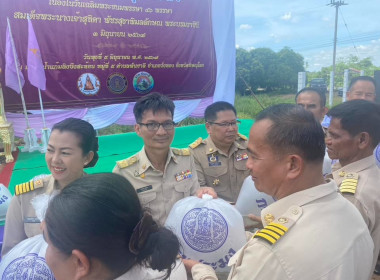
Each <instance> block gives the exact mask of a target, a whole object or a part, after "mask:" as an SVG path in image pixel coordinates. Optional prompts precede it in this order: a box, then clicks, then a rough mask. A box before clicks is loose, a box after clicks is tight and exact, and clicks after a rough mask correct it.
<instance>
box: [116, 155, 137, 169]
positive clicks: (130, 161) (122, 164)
mask: <svg viewBox="0 0 380 280" xmlns="http://www.w3.org/2000/svg"><path fill="white" fill-rule="evenodd" d="M138 161H139V159H138V158H137V156H131V157H130V158H127V159H123V160H119V161H117V162H116V164H117V166H118V167H119V168H121V169H122V168H126V167H128V166H131V165H133V164H135V163H136V162H138Z"/></svg>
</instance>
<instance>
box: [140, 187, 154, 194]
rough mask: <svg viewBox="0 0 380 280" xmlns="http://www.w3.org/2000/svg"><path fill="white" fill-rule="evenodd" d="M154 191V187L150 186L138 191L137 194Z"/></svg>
mask: <svg viewBox="0 0 380 280" xmlns="http://www.w3.org/2000/svg"><path fill="white" fill-rule="evenodd" d="M151 189H153V187H152V185H149V186H145V187H142V188H139V189H137V190H136V192H137V193H142V192H146V191H149V190H151Z"/></svg>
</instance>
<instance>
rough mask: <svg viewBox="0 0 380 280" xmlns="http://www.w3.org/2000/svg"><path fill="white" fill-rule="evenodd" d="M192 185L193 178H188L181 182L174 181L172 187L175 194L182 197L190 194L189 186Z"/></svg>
mask: <svg viewBox="0 0 380 280" xmlns="http://www.w3.org/2000/svg"><path fill="white" fill-rule="evenodd" d="M192 185H193V179H192V178H188V179H185V180H183V181H181V182H176V183H174V189H175V191H176V193H177V194H179V195H180V196H181V197H182V198H184V197H188V196H190V191H191V186H192Z"/></svg>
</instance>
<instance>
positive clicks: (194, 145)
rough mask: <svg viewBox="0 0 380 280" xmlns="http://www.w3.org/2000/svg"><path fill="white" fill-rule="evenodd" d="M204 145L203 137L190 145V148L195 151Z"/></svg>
mask: <svg viewBox="0 0 380 280" xmlns="http://www.w3.org/2000/svg"><path fill="white" fill-rule="evenodd" d="M201 143H202V137H199V138H198V139H197V140H195V141H194V142H193V143H191V144H190V145H189V147H190V148H192V149H195V148H196V147H198V146H199V145H200V144H201Z"/></svg>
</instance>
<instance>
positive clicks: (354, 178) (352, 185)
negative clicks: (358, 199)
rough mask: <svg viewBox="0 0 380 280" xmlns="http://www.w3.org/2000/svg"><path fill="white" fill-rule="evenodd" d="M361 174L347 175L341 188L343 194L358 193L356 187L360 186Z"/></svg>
mask: <svg viewBox="0 0 380 280" xmlns="http://www.w3.org/2000/svg"><path fill="white" fill-rule="evenodd" d="M358 181H359V174H358V173H352V172H350V173H346V174H345V175H344V179H343V181H342V183H341V184H340V186H339V191H340V192H341V193H351V194H355V193H356V187H357V186H358Z"/></svg>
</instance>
